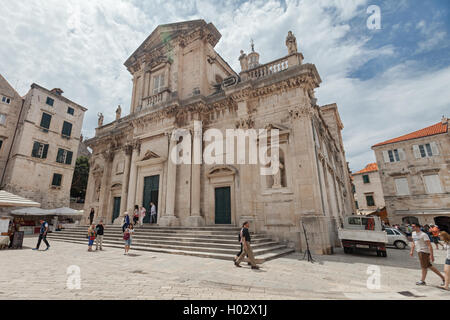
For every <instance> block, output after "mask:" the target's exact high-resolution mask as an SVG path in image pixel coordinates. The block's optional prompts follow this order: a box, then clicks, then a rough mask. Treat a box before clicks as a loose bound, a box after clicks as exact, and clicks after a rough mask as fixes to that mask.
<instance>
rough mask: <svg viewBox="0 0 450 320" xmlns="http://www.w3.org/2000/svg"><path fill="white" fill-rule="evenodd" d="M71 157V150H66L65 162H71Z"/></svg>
mask: <svg viewBox="0 0 450 320" xmlns="http://www.w3.org/2000/svg"><path fill="white" fill-rule="evenodd" d="M72 157H73V152H72V151H67V156H66V164H72Z"/></svg>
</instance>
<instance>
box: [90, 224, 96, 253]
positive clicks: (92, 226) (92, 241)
mask: <svg viewBox="0 0 450 320" xmlns="http://www.w3.org/2000/svg"><path fill="white" fill-rule="evenodd" d="M88 239H89V243H88V251H92V245H93V244H94V241H95V224H91V226H90V227H89V229H88Z"/></svg>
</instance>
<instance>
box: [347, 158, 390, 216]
mask: <svg viewBox="0 0 450 320" xmlns="http://www.w3.org/2000/svg"><path fill="white" fill-rule="evenodd" d="M352 177H353V184H354V185H355V191H356V193H355V200H356V208H357V209H358V213H359V214H363V215H366V214H369V213H371V212H374V211H376V210H380V209H382V208H384V206H385V204H384V196H383V187H382V186H381V179H380V174H379V172H378V165H377V164H376V163H370V164H368V165H367V166H366V167H365V168H364V169H362V170H360V171H358V172H355V173H353V174H352Z"/></svg>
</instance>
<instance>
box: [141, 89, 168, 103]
mask: <svg viewBox="0 0 450 320" xmlns="http://www.w3.org/2000/svg"><path fill="white" fill-rule="evenodd" d="M168 94H169V89H168V88H165V89H163V90H162V91H160V92H158V93H156V94H154V95H151V96H148V97H146V98H144V99H142V108H147V107H152V106H154V105H156V104H158V103H160V102H163V101H166V100H167V97H168Z"/></svg>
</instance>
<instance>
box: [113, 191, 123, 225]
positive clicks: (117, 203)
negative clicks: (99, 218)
mask: <svg viewBox="0 0 450 320" xmlns="http://www.w3.org/2000/svg"><path fill="white" fill-rule="evenodd" d="M120 200H121V199H120V197H115V198H114V206H113V216H112V222H114V220H115V219H117V218H118V217H119V216H120Z"/></svg>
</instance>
